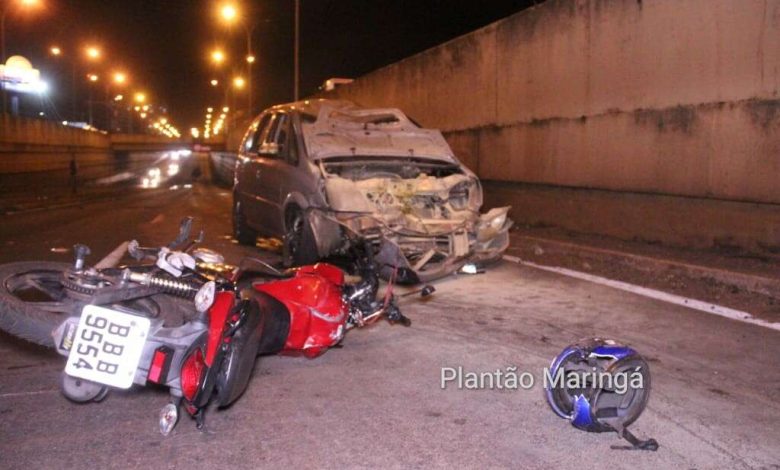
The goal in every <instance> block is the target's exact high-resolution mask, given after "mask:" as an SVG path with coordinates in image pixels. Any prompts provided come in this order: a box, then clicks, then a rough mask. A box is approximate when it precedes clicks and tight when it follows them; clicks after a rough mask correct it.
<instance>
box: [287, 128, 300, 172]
mask: <svg viewBox="0 0 780 470" xmlns="http://www.w3.org/2000/svg"><path fill="white" fill-rule="evenodd" d="M286 147H287V163H289V164H290V165H292V166H298V134H297V133H296V132H295V126H294V125H293V120H292V119H288V120H287V145H286Z"/></svg>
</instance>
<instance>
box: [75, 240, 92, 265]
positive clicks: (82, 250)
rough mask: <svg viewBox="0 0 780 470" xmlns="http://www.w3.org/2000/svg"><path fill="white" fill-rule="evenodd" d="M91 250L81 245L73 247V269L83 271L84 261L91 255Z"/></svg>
mask: <svg viewBox="0 0 780 470" xmlns="http://www.w3.org/2000/svg"><path fill="white" fill-rule="evenodd" d="M91 253H92V252H91V250H90V249H89V247H88V246H87V245H82V244H81V243H79V244H77V245H73V255H74V257H75V259H74V261H73V269H75V270H76V271H81V270H82V269H84V260H85V259H86V258H87V256H89V255H90V254H91Z"/></svg>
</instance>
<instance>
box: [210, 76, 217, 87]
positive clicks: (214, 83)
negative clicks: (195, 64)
mask: <svg viewBox="0 0 780 470" xmlns="http://www.w3.org/2000/svg"><path fill="white" fill-rule="evenodd" d="M209 83H211V86H217V85H219V80H217V79H216V78H215V79H212V80H211V81H210V82H209Z"/></svg>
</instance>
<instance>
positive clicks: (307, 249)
mask: <svg viewBox="0 0 780 470" xmlns="http://www.w3.org/2000/svg"><path fill="white" fill-rule="evenodd" d="M285 230H286V232H285V234H284V265H285V266H287V267H291V266H304V265H307V264H313V263H316V262H317V261H318V260H319V254H318V253H317V244H316V242H315V240H314V232H312V228H311V225H309V223H308V221H307V220H306V218H305V217H304V214H303V211H301V210H300V209H297V208H296V209H291V210H290V211H288V213H287V217H285Z"/></svg>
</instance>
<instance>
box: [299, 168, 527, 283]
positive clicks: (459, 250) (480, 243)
mask: <svg viewBox="0 0 780 470" xmlns="http://www.w3.org/2000/svg"><path fill="white" fill-rule="evenodd" d="M320 167H321V170H322V172H323V175H324V176H325V178H324V180H323V181H324V188H323V190H324V192H325V197H326V199H327V201H328V206H329V207H328V209H325V210H313V211H310V215H309V220H310V224H311V226H312V229H313V232H314V236H315V239H316V240H317V245H318V251H320V253H321V254H324V253H327V252H332V251H333V249H334V248H336V247H337V246H338V244H339V242H338V241H337V240H336V239H337V238H338V239H339V240H341V239H343V238H344V237H343V235H344V231H348V232H350V233H353V234H357V235H359V236H360V237H361V238H363V239H368V240H370V241H371V242H372V243H373V244H375V246H376V250H377V254H376V260H377V261H378V262H379V263H380V264H381V269H382V275H383V277H385V278H393V277H394V278H395V279H396V280H397V281H398V282H401V283H418V282H427V281H430V280H433V279H437V278H440V277H443V276H446V275H448V274H451V273H453V272H455V271H457V270H459V269H460V268H461V267H462V266H463V265H465V264H467V263H475V264H477V265H485V264H488V263H490V262H492V261H495V260H497V259H499V258H500V257H501V255H502V254H503V253H504V251H505V250H506V248H507V247H508V246H509V233H508V232H509V228H510V227H511V225H512V222H511V220H509V218H508V211H509V207H501V208H495V209H492V210H490V211H488V212H487V213H485V214H480V213H479V209H480V207H481V206H482V188H481V186H480V184H479V180H478V179H477V177H476V176H475V175H474V174H473V173H471V172H470V171H469V170H468V169H466V168H465V167H463V166H462V165H459V164H453V163H446V162H440V161H431V160H426V159H410V158H402V159H401V158H389V157H388V158H376V157H372V158H371V159H370V161H368V160H362V159H360V158H347V159H336V160H330V161H323V162H320ZM334 224H337V225H338V227H339V229H340V231H341V232H340V233H338V230H335V229H334ZM337 233H338V234H337Z"/></svg>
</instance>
